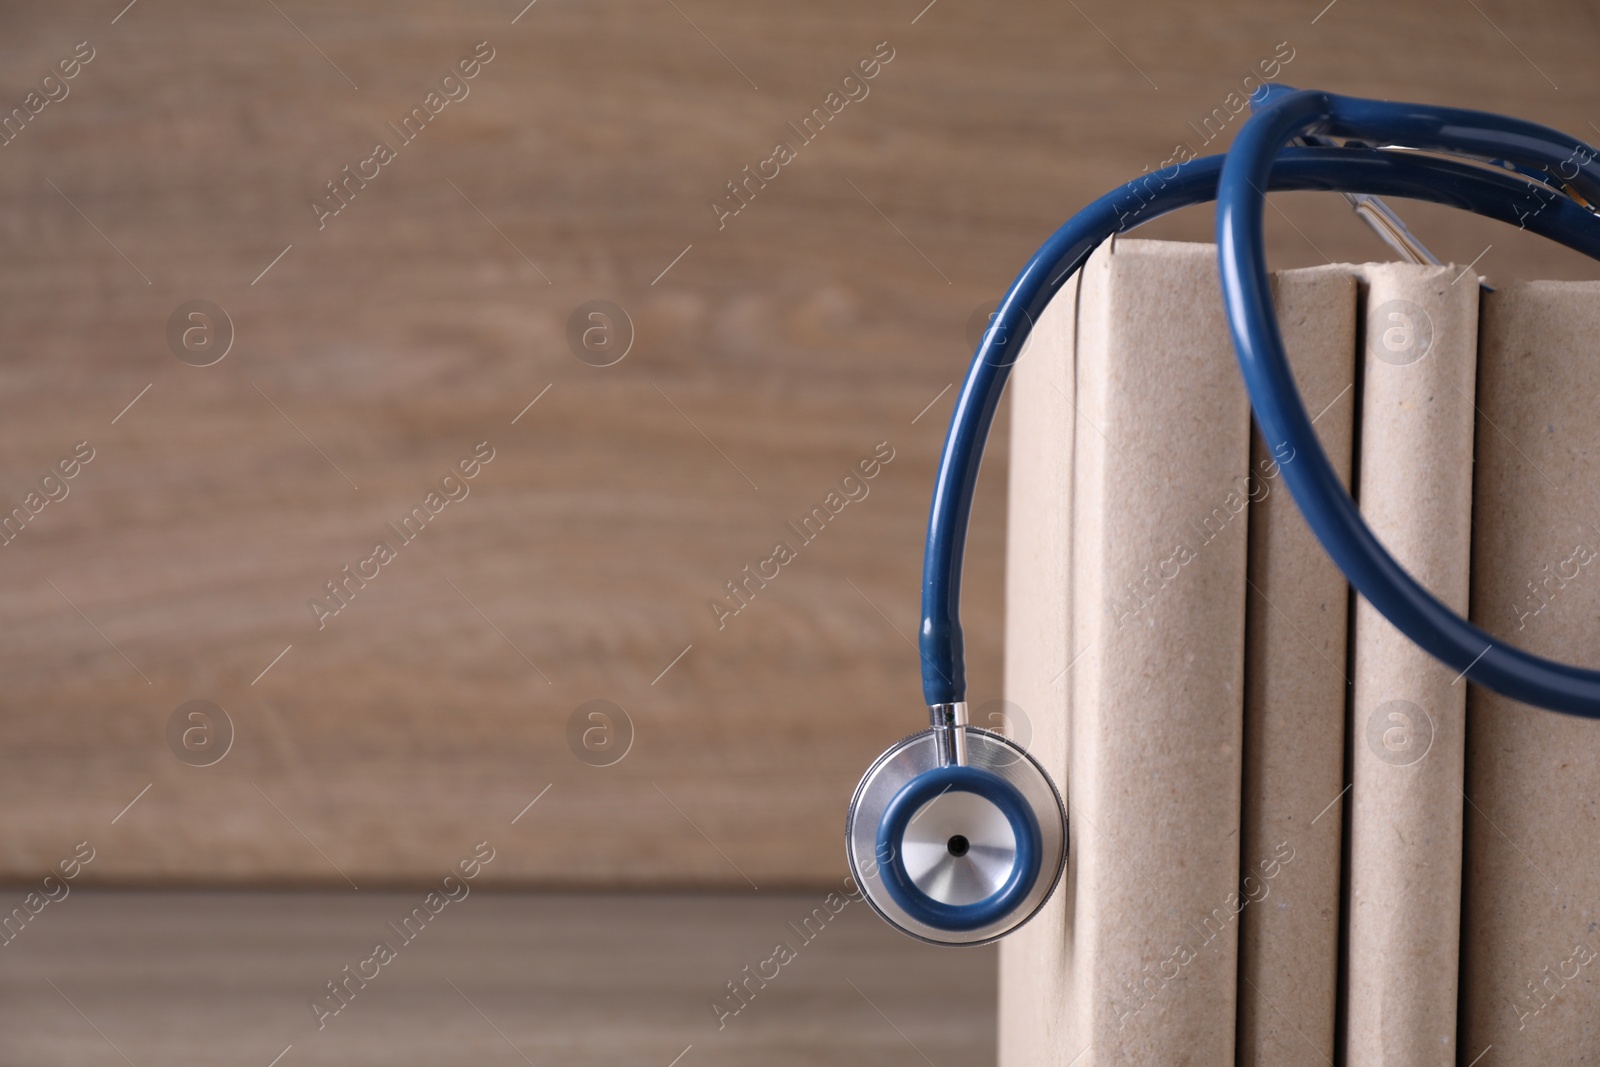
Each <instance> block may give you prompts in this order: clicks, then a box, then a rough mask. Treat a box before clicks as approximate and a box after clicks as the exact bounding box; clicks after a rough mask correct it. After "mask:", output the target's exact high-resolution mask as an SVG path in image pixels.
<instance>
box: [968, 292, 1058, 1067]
mask: <svg viewBox="0 0 1600 1067" xmlns="http://www.w3.org/2000/svg"><path fill="white" fill-rule="evenodd" d="M1077 311H1078V278H1077V277H1076V276H1074V277H1073V278H1071V279H1069V280H1068V281H1067V283H1066V284H1065V285H1063V286H1062V288H1061V290H1060V291H1059V292H1058V293H1057V294H1056V296H1055V297H1054V298H1053V299H1052V300H1051V302H1050V305H1049V306H1048V307H1047V308H1046V309H1045V311H1044V313H1043V314H1042V315H1041V316H1040V317H1039V321H1038V324H1037V325H1036V326H1035V327H1034V329H1033V331H1032V333H1031V334H1030V336H1029V338H1028V342H1027V345H1026V346H1025V348H1024V349H1023V354H1022V356H1021V357H1020V358H1019V360H1018V361H1017V366H1016V368H1015V369H1014V370H1013V371H1012V379H1011V384H1010V388H1009V389H1008V390H1007V392H1008V394H1009V395H1010V397H1011V464H1010V471H1009V492H1008V496H1009V501H1008V504H1007V521H1006V641H1005V694H1006V695H1005V703H1004V704H1003V705H1002V706H1000V707H998V708H992V707H989V706H980V707H977V708H974V709H973V710H972V712H971V715H972V722H973V724H974V725H976V726H981V727H984V728H985V729H993V728H995V727H997V726H1000V725H1004V726H1006V727H1007V731H1006V732H1007V735H1008V736H1010V737H1011V738H1012V739H1013V740H1015V741H1017V742H1019V743H1021V744H1023V745H1024V746H1025V747H1026V748H1027V749H1028V752H1029V753H1030V754H1031V755H1032V756H1033V757H1034V758H1035V759H1037V760H1038V761H1039V763H1040V764H1041V765H1042V766H1043V767H1044V769H1045V770H1046V771H1047V772H1048V773H1049V774H1050V777H1051V778H1053V779H1054V780H1055V782H1056V787H1057V788H1058V789H1063V790H1064V789H1065V788H1066V783H1067V722H1068V695H1069V694H1070V692H1071V686H1070V685H1069V684H1068V683H1067V676H1068V673H1069V672H1068V670H1067V668H1068V665H1069V664H1070V663H1071V659H1072V626H1071V623H1072V619H1071V610H1070V609H1071V604H1072V598H1071V576H1072V569H1071V562H1072V560H1071V530H1072V460H1073V423H1074V412H1073V400H1072V397H1073V393H1074V391H1075V388H1076V383H1075V381H1074V378H1075V367H1076V356H1075V347H1076V337H1077V328H1078V323H1077ZM997 720H998V721H997ZM1067 864H1068V867H1067V871H1066V872H1065V874H1064V875H1063V884H1062V886H1061V888H1059V889H1057V890H1056V894H1055V896H1054V897H1053V898H1052V899H1051V900H1050V902H1049V903H1048V904H1047V905H1046V906H1045V907H1044V909H1043V910H1042V911H1041V912H1040V913H1039V914H1038V915H1036V916H1034V918H1033V919H1032V920H1031V921H1030V922H1029V923H1028V924H1027V925H1026V926H1024V927H1022V928H1021V929H1020V930H1018V931H1017V932H1016V933H1014V934H1012V935H1011V936H1010V937H1008V938H1006V939H1005V940H1004V941H1002V942H1001V943H1000V1026H999V1038H1000V1053H999V1062H1000V1064H1001V1067H1038V1065H1040V1064H1056V1063H1063V1064H1064V1063H1065V1062H1066V1057H1065V1056H1061V1055H1060V1054H1059V1049H1060V1046H1061V1041H1060V1030H1061V1022H1062V1009H1063V1007H1064V1005H1065V1004H1066V1003H1067V992H1068V988H1067V981H1066V978H1067V973H1068V972H1067V965H1068V961H1069V960H1070V959H1071V955H1072V928H1071V926H1070V925H1069V924H1068V922H1067V914H1068V912H1067V905H1068V901H1069V900H1070V899H1071V897H1072V894H1071V891H1070V889H1069V888H1068V887H1070V886H1071V885H1072V884H1073V871H1072V856H1071V854H1070V853H1069V854H1068V857H1067Z"/></svg>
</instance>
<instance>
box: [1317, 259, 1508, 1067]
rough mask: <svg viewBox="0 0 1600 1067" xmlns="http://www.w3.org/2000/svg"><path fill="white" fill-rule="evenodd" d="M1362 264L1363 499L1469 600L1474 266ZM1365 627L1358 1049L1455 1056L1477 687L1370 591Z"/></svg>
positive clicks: (1378, 1059) (1353, 1046) (1354, 1050)
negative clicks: (1472, 690)
mask: <svg viewBox="0 0 1600 1067" xmlns="http://www.w3.org/2000/svg"><path fill="white" fill-rule="evenodd" d="M1363 273H1364V275H1365V278H1366V287H1365V297H1366V300H1365V308H1364V312H1363V314H1364V323H1365V342H1364V352H1363V364H1362V385H1361V412H1360V415H1359V425H1360V443H1359V453H1358V461H1357V476H1356V487H1357V488H1356V497H1357V499H1358V500H1359V501H1360V504H1361V511H1362V514H1363V515H1364V516H1365V518H1366V520H1367V522H1368V523H1369V524H1370V526H1371V527H1372V529H1373V531H1374V532H1375V533H1376V534H1377V536H1378V537H1379V538H1380V539H1381V540H1382V541H1383V542H1384V544H1385V545H1387V546H1388V548H1389V551H1390V552H1391V553H1392V554H1393V555H1394V557H1395V558H1396V559H1397V560H1398V561H1399V562H1400V564H1401V565H1402V566H1404V567H1405V568H1406V569H1407V570H1408V571H1409V572H1410V573H1411V574H1412V575H1413V576H1414V577H1416V578H1417V579H1418V580H1419V581H1420V582H1422V583H1423V584H1424V585H1426V586H1427V587H1428V588H1429V589H1431V590H1432V591H1433V593H1434V594H1435V595H1436V596H1438V597H1439V598H1440V599H1441V600H1442V601H1443V602H1444V603H1446V604H1447V605H1449V606H1451V607H1452V608H1454V609H1455V610H1457V611H1465V610H1466V608H1467V590H1468V577H1469V560H1470V553H1471V536H1470V530H1471V518H1472V510H1471V509H1472V464H1471V462H1470V461H1469V457H1471V455H1472V443H1473V428H1474V419H1475V412H1474V407H1473V397H1474V393H1475V385H1474V383H1475V363H1476V355H1477V322H1478V285H1477V279H1476V276H1474V275H1472V274H1471V272H1470V271H1463V270H1461V269H1460V268H1456V267H1436V266H1419V265H1413V264H1380V265H1369V266H1367V267H1365V268H1364V270H1363ZM1351 641H1352V643H1353V646H1354V653H1353V656H1352V666H1353V670H1352V678H1353V681H1354V690H1353V697H1352V700H1351V718H1350V721H1349V724H1348V733H1349V743H1348V746H1347V748H1348V751H1349V753H1350V757H1349V758H1350V767H1351V774H1352V779H1351V790H1350V795H1349V798H1348V800H1349V804H1348V807H1349V824H1348V832H1349V838H1350V843H1349V852H1348V864H1349V866H1348V870H1349V874H1348V894H1347V902H1346V912H1347V914H1346V919H1345V921H1346V933H1345V939H1346V943H1345V957H1344V958H1345V974H1344V980H1345V1007H1344V1030H1345V1043H1346V1044H1345V1049H1344V1056H1343V1062H1345V1063H1347V1064H1349V1065H1350V1067H1368V1065H1378V1064H1385V1065H1387V1064H1396V1063H1404V1064H1407V1065H1408V1067H1452V1065H1454V1064H1455V1063H1456V1047H1455V1046H1456V1019H1457V1013H1456V1000H1457V979H1458V966H1459V946H1460V937H1461V927H1460V902H1461V877H1462V867H1461V840H1462V838H1461V833H1462V824H1461V809H1462V792H1461V787H1462V784H1463V772H1464V742H1465V699H1466V690H1467V686H1466V683H1465V682H1464V681H1462V679H1461V676H1460V675H1459V674H1458V673H1457V672H1456V671H1454V670H1451V669H1450V668H1448V667H1446V666H1444V665H1443V664H1441V663H1439V662H1438V661H1437V660H1435V659H1434V658H1433V657H1431V656H1430V655H1428V654H1427V653H1426V652H1424V651H1423V650H1422V649H1420V648H1418V647H1417V646H1416V645H1414V644H1413V643H1412V642H1411V641H1410V639H1408V638H1407V637H1405V636H1404V635H1403V634H1401V633H1400V632H1399V631H1398V630H1396V629H1395V628H1394V627H1393V626H1392V625H1390V624H1389V622H1388V621H1387V620H1386V619H1384V618H1383V617H1382V616H1381V615H1379V614H1378V612H1377V611H1376V609H1374V608H1373V607H1372V606H1371V605H1370V604H1368V603H1367V602H1366V601H1365V600H1362V599H1360V598H1357V603H1356V610H1355V617H1354V624H1353V632H1352V637H1351Z"/></svg>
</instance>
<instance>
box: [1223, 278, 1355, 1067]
mask: <svg viewBox="0 0 1600 1067" xmlns="http://www.w3.org/2000/svg"><path fill="white" fill-rule="evenodd" d="M1356 280H1357V279H1356V274H1355V272H1354V270H1353V269H1352V268H1349V267H1345V266H1328V267H1320V268H1314V269H1311V270H1301V271H1287V272H1284V273H1282V274H1278V275H1276V276H1275V277H1274V279H1273V281H1274V302H1275V304H1276V306H1277V311H1278V318H1279V324H1280V329H1281V331H1282V334H1283V338H1284V344H1285V346H1286V348H1287V349H1288V352H1289V360H1290V364H1291V366H1292V367H1293V369H1294V372H1295V378H1296V380H1297V382H1298V384H1299V387H1300V392H1301V396H1302V398H1303V399H1304V401H1305V404H1306V409H1307V411H1308V412H1310V414H1311V416H1312V418H1313V423H1312V425H1313V426H1315V427H1316V430H1317V436H1318V439H1319V440H1320V441H1321V443H1322V447H1323V450H1324V451H1325V452H1326V453H1327V454H1328V458H1329V460H1330V461H1331V462H1332V463H1333V466H1334V469H1335V470H1336V471H1338V473H1339V475H1340V477H1341V478H1342V479H1343V480H1344V481H1345V484H1346V485H1347V486H1348V484H1349V479H1350V466H1351V448H1352V437H1353V433H1354V427H1355V410H1356V404H1357V397H1356V396H1355V350H1356V296H1357V286H1356ZM1294 458H1295V457H1294V456H1293V455H1292V454H1290V453H1288V452H1287V451H1285V450H1283V449H1273V448H1271V447H1269V446H1268V444H1267V442H1265V441H1263V440H1262V438H1261V435H1260V433H1259V432H1255V433H1252V435H1251V465H1250V472H1249V482H1248V484H1247V487H1246V488H1247V496H1248V498H1249V500H1250V509H1249V530H1250V549H1249V567H1248V572H1247V576H1246V578H1247V583H1248V590H1249V596H1248V601H1247V606H1246V609H1245V697H1244V787H1243V799H1242V806H1241V812H1240V818H1241V822H1240V837H1239V840H1240V850H1241V851H1240V860H1241V865H1240V876H1239V878H1240V889H1241V892H1242V896H1243V899H1245V900H1247V901H1248V902H1249V906H1248V907H1245V908H1244V909H1243V910H1241V912H1240V914H1239V1030H1238V1042H1239V1047H1238V1063H1239V1065H1240V1067H1278V1065H1281V1064H1286V1063H1302V1062H1320V1060H1319V1059H1318V1058H1317V1057H1316V1056H1313V1055H1312V1052H1315V1053H1319V1054H1321V1055H1322V1056H1325V1057H1328V1058H1329V1059H1331V1058H1332V1057H1333V1054H1334V1023H1335V1015H1336V995H1337V989H1338V968H1339V887H1340V869H1341V864H1342V860H1343V857H1342V845H1343V826H1344V818H1343V808H1342V804H1341V801H1342V799H1343V796H1344V783H1345V774H1344V743H1345V730H1344V719H1345V705H1346V702H1347V701H1348V699H1349V677H1348V675H1347V673H1346V670H1347V666H1348V664H1347V662H1346V658H1347V647H1346V646H1347V642H1346V639H1347V637H1348V635H1349V614H1350V613H1349V586H1348V584H1347V583H1346V582H1345V579H1344V575H1343V574H1341V573H1340V571H1339V568H1338V567H1337V566H1335V564H1334V562H1333V560H1331V559H1329V558H1328V555H1327V553H1325V552H1324V551H1323V550H1322V545H1321V544H1320V543H1319V542H1318V541H1317V538H1316V535H1315V534H1313V533H1312V532H1311V527H1310V526H1308V525H1307V524H1306V521H1305V519H1304V518H1303V517H1302V516H1301V514H1300V509H1299V508H1298V507H1296V505H1295V502H1294V500H1293V499H1292V498H1291V497H1290V495H1289V490H1288V487H1287V486H1286V485H1285V484H1284V479H1283V476H1282V467H1283V464H1284V463H1286V462H1293V461H1294Z"/></svg>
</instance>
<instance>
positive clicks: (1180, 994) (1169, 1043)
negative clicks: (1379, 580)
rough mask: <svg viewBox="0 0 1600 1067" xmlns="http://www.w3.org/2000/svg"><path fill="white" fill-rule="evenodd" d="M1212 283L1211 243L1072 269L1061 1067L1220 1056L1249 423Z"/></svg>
mask: <svg viewBox="0 0 1600 1067" xmlns="http://www.w3.org/2000/svg"><path fill="white" fill-rule="evenodd" d="M1217 292H1218V282H1217V270H1216V250H1215V249H1214V248H1213V247H1211V246H1207V245H1178V244H1165V243H1161V242H1150V241H1120V240H1119V241H1116V242H1113V243H1111V244H1109V245H1107V246H1105V247H1102V248H1101V249H1100V250H1099V251H1098V252H1097V253H1096V254H1095V256H1094V257H1093V258H1092V259H1091V260H1090V262H1089V264H1088V265H1087V266H1086V267H1085V268H1084V275H1083V280H1082V288H1081V293H1080V302H1079V306H1080V315H1079V322H1078V347H1077V356H1078V365H1077V391H1076V395H1075V410H1076V414H1077V420H1076V426H1075V450H1076V452H1075V456H1074V482H1073V516H1072V656H1073V657H1074V659H1075V665H1074V666H1073V667H1072V670H1071V672H1070V673H1069V674H1068V675H1067V678H1066V684H1070V685H1071V687H1072V695H1071V701H1072V704H1071V732H1070V749H1071V752H1070V766H1071V772H1072V773H1071V782H1070V786H1069V803H1068V811H1069V814H1070V818H1071V820H1072V857H1073V869H1072V874H1073V878H1072V879H1071V881H1070V882H1069V885H1068V892H1069V894H1070V896H1069V898H1068V900H1067V902H1066V903H1067V906H1068V907H1069V908H1070V909H1071V910H1070V913H1069V918H1068V922H1069V923H1070V926H1071V929H1072V942H1071V945H1070V949H1071V956H1070V958H1069V959H1068V960H1067V972H1066V975H1065V980H1066V982H1067V983H1068V1002H1067V1005H1066V1011H1067V1012H1068V1013H1069V1018H1068V1019H1066V1020H1064V1023H1065V1025H1063V1026H1062V1028H1061V1031H1060V1035H1059V1040H1060V1041H1061V1044H1060V1045H1059V1047H1058V1048H1057V1050H1056V1051H1057V1052H1058V1053H1059V1059H1058V1060H1057V1061H1056V1062H1061V1063H1069V1062H1072V1059H1073V1057H1075V1056H1077V1055H1079V1054H1080V1053H1082V1052H1083V1051H1084V1050H1086V1049H1092V1050H1093V1051H1092V1052H1091V1053H1090V1054H1089V1055H1087V1056H1085V1057H1084V1058H1083V1060H1081V1061H1079V1062H1081V1063H1093V1064H1107V1063H1117V1064H1121V1063H1128V1064H1150V1063H1178V1062H1189V1063H1205V1064H1227V1063H1232V1062H1233V1059H1234V1033H1235V1010H1236V995H1235V990H1236V984H1237V946H1238V929H1239V926H1238V913H1239V908H1240V896H1239V835H1238V828H1239V791H1240V775H1241V770H1242V765H1241V755H1240V752H1241V733H1242V720H1243V690H1244V684H1243V683H1244V677H1243V664H1244V611H1245V554H1246V542H1247V537H1246V523H1247V520H1246V519H1245V517H1244V513H1245V509H1246V507H1247V500H1248V498H1247V496H1246V493H1245V491H1244V486H1243V481H1244V478H1245V476H1246V474H1247V472H1248V468H1249V463H1250V422H1249V409H1248V402H1247V400H1246V397H1245V393H1244V389H1243V387H1242V386H1241V385H1240V382H1239V374H1238V370H1237V368H1236V365H1235V363H1234V357H1233V352H1232V348H1231V345H1230V342H1229V335H1228V331H1227V327H1226V324H1225V322H1224V320H1223V313H1222V306H1221V302H1220V301H1219V300H1218V299H1217Z"/></svg>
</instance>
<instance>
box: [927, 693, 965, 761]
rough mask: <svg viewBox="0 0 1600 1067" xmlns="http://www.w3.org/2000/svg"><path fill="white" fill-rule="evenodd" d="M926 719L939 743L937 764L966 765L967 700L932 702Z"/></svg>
mask: <svg viewBox="0 0 1600 1067" xmlns="http://www.w3.org/2000/svg"><path fill="white" fill-rule="evenodd" d="M928 720H929V722H930V723H931V724H932V726H933V733H934V737H935V738H936V739H937V741H938V743H939V764H940V765H941V766H944V767H965V766H966V765H967V702H966V701H965V700H958V701H956V702H955V703H954V704H932V705H929V707H928Z"/></svg>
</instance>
